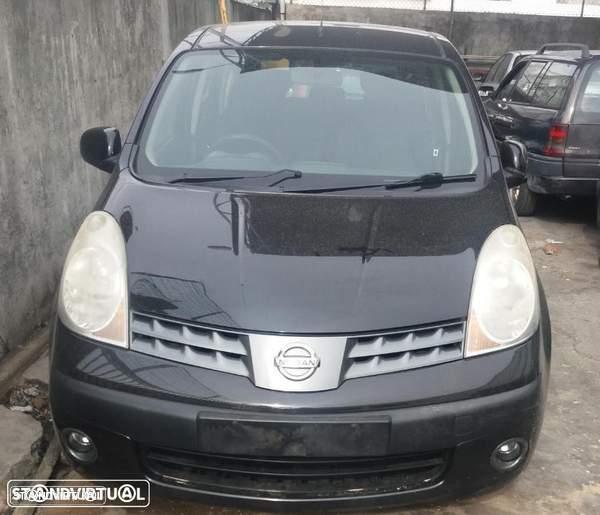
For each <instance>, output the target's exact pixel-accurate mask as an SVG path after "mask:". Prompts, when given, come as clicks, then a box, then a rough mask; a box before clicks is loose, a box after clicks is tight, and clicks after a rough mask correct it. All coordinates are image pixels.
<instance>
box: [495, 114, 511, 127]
mask: <svg viewBox="0 0 600 515" xmlns="http://www.w3.org/2000/svg"><path fill="white" fill-rule="evenodd" d="M496 123H497V124H498V125H502V126H503V127H508V128H509V129H510V128H512V127H513V126H514V125H515V121H514V119H512V118H511V117H510V116H502V115H498V116H496Z"/></svg>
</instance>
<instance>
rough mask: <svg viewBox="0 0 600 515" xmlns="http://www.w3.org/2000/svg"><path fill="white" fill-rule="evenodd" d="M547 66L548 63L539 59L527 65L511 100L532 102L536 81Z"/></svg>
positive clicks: (524, 102)
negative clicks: (531, 97) (531, 96)
mask: <svg viewBox="0 0 600 515" xmlns="http://www.w3.org/2000/svg"><path fill="white" fill-rule="evenodd" d="M545 66H546V63H541V62H538V61H532V62H530V63H529V64H528V65H527V67H526V68H525V71H524V72H523V74H522V75H521V76H520V77H519V79H518V80H517V84H516V86H515V89H513V92H512V94H511V96H510V100H511V102H517V103H519V104H527V103H529V102H530V100H531V99H530V95H531V92H532V91H533V87H534V84H535V81H536V79H537V78H538V76H539V75H540V73H541V71H542V70H543V69H544V67H545Z"/></svg>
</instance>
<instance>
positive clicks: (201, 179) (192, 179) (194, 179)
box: [169, 175, 246, 184]
mask: <svg viewBox="0 0 600 515" xmlns="http://www.w3.org/2000/svg"><path fill="white" fill-rule="evenodd" d="M235 179H246V177H244V176H243V175H229V176H223V175H218V176H216V177H180V178H179V179H173V180H172V181H169V184H179V183H186V184H198V183H201V182H217V181H234V180H235Z"/></svg>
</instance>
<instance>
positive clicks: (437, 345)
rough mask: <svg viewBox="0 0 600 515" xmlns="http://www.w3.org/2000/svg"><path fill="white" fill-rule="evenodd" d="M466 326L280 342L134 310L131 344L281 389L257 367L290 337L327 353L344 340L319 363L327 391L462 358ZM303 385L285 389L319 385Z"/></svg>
mask: <svg viewBox="0 0 600 515" xmlns="http://www.w3.org/2000/svg"><path fill="white" fill-rule="evenodd" d="M464 327H465V324H464V321H463V320H460V321H454V322H447V323H441V324H436V325H429V326H425V327H419V328H414V329H405V330H398V331H394V332H391V333H389V332H380V333H375V334H370V335H358V336H352V335H348V336H335V337H327V336H323V337H315V336H298V337H297V338H296V337H289V336H282V337H281V342H280V340H279V337H277V336H272V335H269V336H267V335H262V334H252V333H243V332H239V331H230V330H225V329H215V328H208V327H204V326H201V325H198V324H193V323H189V322H182V321H179V320H172V319H165V318H158V317H156V316H152V315H147V314H141V313H132V315H131V349H132V350H135V351H138V352H142V353H144V354H150V355H152V356H157V357H160V358H163V359H168V360H171V361H177V362H179V363H186V364H189V365H194V366H197V367H202V368H207V369H210V370H217V371H219V372H226V373H229V374H236V375H239V376H244V377H248V378H249V379H250V380H251V381H253V382H254V383H255V384H257V386H260V387H265V388H271V389H278V388H277V387H276V386H275V387H271V386H270V385H265V384H263V383H264V382H263V383H261V377H260V376H259V373H257V370H259V372H260V371H261V370H262V371H263V372H264V370H265V368H266V367H271V366H274V360H275V356H276V355H277V353H278V352H279V351H280V349H281V348H283V347H284V346H285V344H286V342H288V343H289V341H290V340H292V341H294V342H296V341H298V342H302V343H306V344H307V345H309V346H313V347H315V349H317V350H322V351H323V354H326V353H327V351H328V349H332V348H333V347H334V346H335V345H342V346H343V348H342V349H341V350H340V352H339V353H338V354H337V356H339V357H337V358H336V359H325V358H324V359H322V360H321V362H320V372H321V373H326V374H328V375H329V377H330V378H332V381H333V384H331V385H327V387H326V388H320V389H321V390H325V389H331V388H337V387H338V386H339V385H340V384H342V383H343V382H344V381H346V380H348V379H356V378H361V377H367V376H374V375H380V374H388V373H392V372H400V371H403V370H409V369H414V368H419V367H426V366H431V365H438V364H440V363H446V362H449V361H453V360H458V359H461V358H462V355H463V341H464V336H465V334H464V332H465V331H464ZM286 338H287V340H285V339H286ZM267 340H268V342H267ZM284 340H285V341H284ZM269 346H271V347H269ZM251 349H252V352H251ZM253 353H254V355H253ZM317 354H318V352H317ZM253 360H254V362H253ZM256 365H260V366H258V368H257V366H256ZM325 367H327V368H325ZM305 384H306V383H303V382H301V381H297V382H295V385H296V386H297V390H289V389H288V390H287V391H318V390H319V389H318V388H317V389H313V390H311V389H310V388H304V385H305ZM283 389H285V388H283Z"/></svg>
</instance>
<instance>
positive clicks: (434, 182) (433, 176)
mask: <svg viewBox="0 0 600 515" xmlns="http://www.w3.org/2000/svg"><path fill="white" fill-rule="evenodd" d="M476 178H477V176H476V175H475V174H465V175H442V174H441V173H438V172H435V173H426V174H423V175H419V176H418V177H414V178H412V179H407V180H405V181H394V182H384V183H381V182H380V183H376V184H359V185H355V186H333V187H330V188H314V189H310V190H290V191H288V193H326V192H331V191H350V190H366V189H369V188H385V189H387V190H393V189H399V188H410V187H412V186H426V187H437V186H440V185H442V184H445V183H450V182H468V181H474V180H475V179H476Z"/></svg>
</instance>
